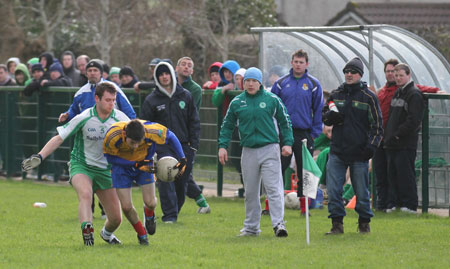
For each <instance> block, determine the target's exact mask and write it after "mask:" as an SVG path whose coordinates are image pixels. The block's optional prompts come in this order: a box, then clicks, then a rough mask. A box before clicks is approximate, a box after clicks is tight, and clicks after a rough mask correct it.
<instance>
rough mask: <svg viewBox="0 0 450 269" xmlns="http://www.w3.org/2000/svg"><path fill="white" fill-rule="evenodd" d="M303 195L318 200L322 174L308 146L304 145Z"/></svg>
mask: <svg viewBox="0 0 450 269" xmlns="http://www.w3.org/2000/svg"><path fill="white" fill-rule="evenodd" d="M302 158H303V195H304V196H306V197H309V198H311V199H316V194H317V187H318V185H319V180H320V176H322V172H321V171H320V169H319V167H318V166H317V164H316V162H315V161H314V159H313V157H312V156H311V153H309V151H308V149H307V148H306V145H305V144H303V149H302Z"/></svg>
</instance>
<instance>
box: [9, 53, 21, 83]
mask: <svg viewBox="0 0 450 269" xmlns="http://www.w3.org/2000/svg"><path fill="white" fill-rule="evenodd" d="M19 64H20V60H19V58H17V57H11V58H9V59H8V60H7V61H6V66H7V67H8V73H9V76H10V77H11V78H13V79H15V78H14V73H15V72H16V68H17V66H18V65H19Z"/></svg>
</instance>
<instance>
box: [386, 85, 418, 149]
mask: <svg viewBox="0 0 450 269" xmlns="http://www.w3.org/2000/svg"><path fill="white" fill-rule="evenodd" d="M424 109H425V100H424V98H423V95H422V93H421V92H420V90H419V89H418V88H417V87H416V86H415V85H414V82H413V81H410V82H409V83H407V84H406V85H405V86H404V87H401V88H399V89H398V90H397V91H396V92H395V94H394V97H393V98H392V100H391V106H390V108H389V118H388V121H387V124H386V131H385V139H384V148H386V149H393V150H405V149H407V150H416V149H417V140H418V137H419V129H420V124H421V123H422V118H423V112H424Z"/></svg>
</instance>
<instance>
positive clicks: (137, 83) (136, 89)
mask: <svg viewBox="0 0 450 269" xmlns="http://www.w3.org/2000/svg"><path fill="white" fill-rule="evenodd" d="M139 84H141V83H140V82H136V83H135V84H134V86H133V88H134V91H135V92H137V93H139V92H140V91H141V89H139Z"/></svg>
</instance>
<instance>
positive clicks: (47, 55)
mask: <svg viewBox="0 0 450 269" xmlns="http://www.w3.org/2000/svg"><path fill="white" fill-rule="evenodd" d="M42 57H45V59H47V65H46V66H43V67H44V69H45V70H48V68H49V67H50V66H51V65H52V64H53V54H51V53H50V52H44V53H42V54H41V55H39V61H41V59H42Z"/></svg>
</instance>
